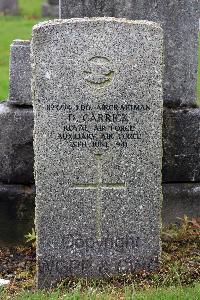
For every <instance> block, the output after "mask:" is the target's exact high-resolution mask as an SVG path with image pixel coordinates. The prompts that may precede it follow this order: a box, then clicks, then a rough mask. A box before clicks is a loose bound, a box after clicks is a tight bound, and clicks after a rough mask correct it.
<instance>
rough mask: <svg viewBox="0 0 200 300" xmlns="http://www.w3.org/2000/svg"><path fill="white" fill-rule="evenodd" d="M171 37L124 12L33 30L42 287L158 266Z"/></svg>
mask: <svg viewBox="0 0 200 300" xmlns="http://www.w3.org/2000/svg"><path fill="white" fill-rule="evenodd" d="M162 40H163V34H162V29H161V28H160V26H159V25H158V24H156V23H152V22H147V21H128V20H126V19H115V18H93V19H88V18H84V19H71V20H55V21H54V22H53V21H49V22H44V23H40V24H38V25H37V26H35V27H34V29H33V39H32V46H31V47H32V50H31V53H32V68H33V86H32V88H33V97H34V99H33V106H34V118H35V129H34V151H35V179H36V230H37V263H38V286H39V287H40V288H42V287H44V286H49V285H50V284H51V283H54V282H56V281H57V280H59V279H61V278H64V277H66V276H80V277H104V276H112V275H116V274H124V273H132V272H134V271H136V270H141V269H143V268H144V269H147V270H151V269H154V268H155V267H156V266H157V265H158V263H159V257H160V211H161V198H162V197H161V164H162V132H161V128H162V50H163V49H162V42H163V41H162Z"/></svg>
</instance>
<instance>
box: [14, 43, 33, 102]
mask: <svg viewBox="0 0 200 300" xmlns="http://www.w3.org/2000/svg"><path fill="white" fill-rule="evenodd" d="M9 82H10V83H9V98H8V101H9V102H10V103H12V104H17V105H32V99H31V62H30V41H23V40H15V41H13V43H12V44H11V46H10V81H9Z"/></svg>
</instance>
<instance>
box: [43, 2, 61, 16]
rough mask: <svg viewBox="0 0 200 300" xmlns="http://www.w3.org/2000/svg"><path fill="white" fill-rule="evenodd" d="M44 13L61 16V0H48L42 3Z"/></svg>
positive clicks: (45, 14)
mask: <svg viewBox="0 0 200 300" xmlns="http://www.w3.org/2000/svg"><path fill="white" fill-rule="evenodd" d="M42 15H43V16H44V17H54V18H58V16H59V0H48V1H47V2H45V3H43V5H42Z"/></svg>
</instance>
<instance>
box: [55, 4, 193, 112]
mask: <svg viewBox="0 0 200 300" xmlns="http://www.w3.org/2000/svg"><path fill="white" fill-rule="evenodd" d="M95 16H99V17H100V16H110V17H126V18H128V19H132V20H138V19H139V20H149V21H154V22H158V23H161V25H162V27H163V29H164V58H165V72H164V104H165V106H167V107H172V106H173V107H174V106H176V107H177V106H192V105H194V104H195V103H196V84H197V64H198V59H197V56H198V32H199V30H198V29H199V1H198V0H190V1H188V0H171V1H166V0H144V1H141V0H112V1H108V0H97V1H94V0H87V1H85V0H60V18H64V19H66V18H76V17H95Z"/></svg>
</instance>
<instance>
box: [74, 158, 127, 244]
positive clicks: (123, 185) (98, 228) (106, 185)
mask: <svg viewBox="0 0 200 300" xmlns="http://www.w3.org/2000/svg"><path fill="white" fill-rule="evenodd" d="M101 156H102V155H101V154H96V155H95V157H96V160H97V172H98V173H97V175H98V176H97V182H95V183H76V184H74V186H73V188H74V189H76V190H80V189H84V190H87V189H88V190H96V236H97V240H101V237H102V208H101V200H102V190H105V189H118V190H121V189H126V183H104V182H102V158H101Z"/></svg>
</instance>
